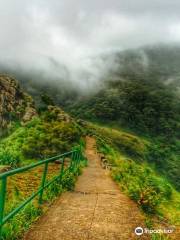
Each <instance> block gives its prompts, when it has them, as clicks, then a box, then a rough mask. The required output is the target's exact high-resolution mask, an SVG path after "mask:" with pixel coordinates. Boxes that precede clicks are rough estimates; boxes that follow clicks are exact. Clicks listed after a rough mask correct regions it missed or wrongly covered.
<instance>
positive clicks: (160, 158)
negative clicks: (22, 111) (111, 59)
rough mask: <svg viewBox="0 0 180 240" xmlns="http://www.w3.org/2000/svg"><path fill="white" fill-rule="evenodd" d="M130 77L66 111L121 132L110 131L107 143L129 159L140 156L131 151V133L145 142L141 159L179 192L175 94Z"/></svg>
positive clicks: (178, 101) (178, 102)
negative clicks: (129, 157) (146, 161)
mask: <svg viewBox="0 0 180 240" xmlns="http://www.w3.org/2000/svg"><path fill="white" fill-rule="evenodd" d="M133 76H134V77H133ZM133 76H132V75H131V76H130V75H128V74H127V76H126V79H124V80H121V78H120V76H119V81H118V80H116V81H113V80H109V81H107V82H106V84H105V86H104V89H102V90H101V91H99V92H98V93H96V94H94V95H91V96H89V97H85V98H84V101H83V103H82V102H81V103H78V102H76V103H75V104H74V105H73V106H72V107H69V110H70V111H71V112H72V114H73V115H74V116H77V117H78V118H79V117H81V118H83V119H88V120H89V121H97V122H99V124H103V125H108V126H113V127H114V126H115V128H117V129H118V130H120V131H121V129H125V131H126V132H129V134H120V133H115V132H114V130H112V131H113V136H111V132H110V131H109V133H107V134H106V135H108V138H109V139H110V138H111V137H112V138H113V142H114V143H115V145H116V146H118V148H119V149H121V151H123V150H124V151H126V152H127V151H128V152H129V154H130V155H131V156H133V155H134V154H136V153H137V154H141V153H140V151H136V149H135V148H136V147H137V144H138V137H136V139H134V140H133V139H132V137H130V136H131V135H132V134H131V133H134V135H136V136H139V137H140V138H141V139H142V138H143V139H144V140H146V142H149V145H148V146H147V144H146V143H145V145H146V149H147V151H143V154H145V155H146V156H141V157H142V159H146V160H148V162H149V163H150V164H151V165H152V167H154V168H155V169H156V170H157V171H158V172H159V173H160V174H163V175H164V176H165V177H166V178H168V180H169V181H170V182H171V183H172V184H173V185H174V186H175V187H176V189H178V190H179V189H180V177H179V170H180V161H179V149H180V135H179V133H180V124H179V123H180V97H179V92H178V91H179V90H178V88H176V87H172V86H169V85H166V84H164V83H163V82H162V81H158V80H154V79H153V78H145V79H142V76H141V77H140V76H139V77H137V74H134V75H133ZM124 77H125V76H124ZM120 135H121V136H120ZM115 138H116V139H115ZM125 142H126V144H125ZM128 143H129V145H130V146H128ZM132 145H133V147H134V149H132ZM129 147H130V148H129ZM139 147H140V148H141V147H142V146H139ZM125 148H129V150H128V149H125ZM130 151H132V152H131V153H130ZM133 157H137V156H135V155H134V156H133Z"/></svg>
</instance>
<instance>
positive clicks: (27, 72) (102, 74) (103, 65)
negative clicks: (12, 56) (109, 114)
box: [0, 44, 180, 105]
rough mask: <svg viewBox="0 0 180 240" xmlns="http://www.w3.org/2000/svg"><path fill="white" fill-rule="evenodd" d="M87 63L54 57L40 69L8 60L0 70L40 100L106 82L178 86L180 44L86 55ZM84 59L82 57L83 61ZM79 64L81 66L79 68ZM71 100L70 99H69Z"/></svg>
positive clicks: (70, 96)
mask: <svg viewBox="0 0 180 240" xmlns="http://www.w3.org/2000/svg"><path fill="white" fill-rule="evenodd" d="M86 60H87V66H85V64H83V66H84V67H82V64H81V62H79V66H80V67H79V69H78V70H77V69H71V66H66V65H65V64H63V63H59V62H57V61H56V60H54V59H53V58H48V59H46V60H45V61H44V65H43V66H42V67H41V68H35V67H30V66H26V63H25V64H24V65H19V64H16V63H15V62H10V63H9V64H6V63H2V62H1V63H0V71H1V72H2V73H8V74H10V75H13V76H14V77H15V78H17V79H19V81H20V82H21V85H22V86H23V87H24V89H25V90H26V91H28V92H29V93H30V94H31V95H33V96H34V97H35V99H36V101H37V102H38V101H39V96H40V95H41V93H44V92H45V93H47V94H48V95H49V96H50V97H52V98H53V99H54V101H55V102H56V103H57V104H61V105H66V103H67V104H69V100H73V101H74V99H76V98H78V97H79V96H85V95H89V94H93V93H97V92H98V91H99V90H100V89H102V88H104V87H105V88H106V87H108V86H107V82H110V81H124V80H127V79H128V80H135V79H139V80H142V81H152V82H154V84H155V82H156V81H160V82H163V83H164V84H166V85H168V86H169V87H172V88H174V89H175V88H176V89H179V88H180V46H178V45H172V44H169V45H165V44H160V45H152V46H145V47H141V48H137V49H130V50H125V51H112V52H105V53H101V54H97V55H96V56H91V57H88V58H87V59H86ZM82 61H83V62H85V60H84V59H83V60H82ZM76 64H77V63H76ZM81 67H82V68H81ZM70 102H71V101H70Z"/></svg>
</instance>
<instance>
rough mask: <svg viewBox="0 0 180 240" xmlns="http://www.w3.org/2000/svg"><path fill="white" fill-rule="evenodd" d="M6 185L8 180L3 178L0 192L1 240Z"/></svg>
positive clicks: (0, 235)
mask: <svg viewBox="0 0 180 240" xmlns="http://www.w3.org/2000/svg"><path fill="white" fill-rule="evenodd" d="M6 185H7V178H6V177H4V178H2V181H1V191H0V194H1V195H0V239H1V237H2V227H3V217H4V207H5V198H6Z"/></svg>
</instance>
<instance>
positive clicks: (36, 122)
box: [0, 108, 82, 167]
mask: <svg viewBox="0 0 180 240" xmlns="http://www.w3.org/2000/svg"><path fill="white" fill-rule="evenodd" d="M60 117H63V113H62V111H61V110H60V109H58V108H53V110H51V111H46V112H43V113H42V114H41V115H40V116H39V117H35V118H33V119H32V120H31V121H30V122H28V123H27V124H26V125H24V126H20V127H18V128H16V130H14V132H13V133H12V134H11V135H10V136H8V137H6V138H4V139H3V140H2V141H1V142H0V164H2V165H11V166H12V167H17V166H20V164H22V163H24V164H27V163H28V159H29V162H30V160H37V159H44V158H47V157H50V156H53V155H57V154H59V153H63V152H66V151H69V150H70V149H71V148H72V147H73V146H75V145H77V144H78V143H79V141H80V139H81V136H82V129H81V128H80V127H79V126H78V125H77V124H76V122H75V121H73V120H71V119H70V118H69V119H66V120H60V119H59V118H60Z"/></svg>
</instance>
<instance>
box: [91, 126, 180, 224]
mask: <svg viewBox="0 0 180 240" xmlns="http://www.w3.org/2000/svg"><path fill="white" fill-rule="evenodd" d="M107 131H108V129H106V132H107ZM109 131H110V130H109ZM111 133H112V142H108V141H107V139H106V134H105V132H103V134H105V135H102V130H101V135H100V134H99V132H98V133H97V131H96V137H97V142H98V149H99V152H101V153H103V154H104V155H105V156H106V158H107V160H108V162H109V164H111V165H112V177H113V179H114V180H115V181H116V182H117V183H118V185H119V187H120V188H121V190H122V191H124V192H125V193H126V194H127V195H128V196H129V197H130V198H131V199H133V200H134V201H135V202H136V203H137V204H138V205H139V207H140V208H141V209H142V210H143V211H144V212H145V213H146V214H147V217H148V218H149V219H150V220H151V221H152V222H153V219H154V216H156V217H158V219H159V223H160V224H161V222H162V220H163V219H164V220H168V222H169V223H170V224H175V225H177V226H178V225H179V224H180V221H179V213H180V212H179V211H180V209H179V206H180V194H179V192H177V191H176V190H175V188H174V187H173V186H172V185H171V184H170V183H169V182H168V180H167V179H166V178H164V177H162V176H161V175H159V174H158V173H157V171H155V170H154V169H153V168H152V167H151V165H149V163H148V161H146V160H145V159H144V161H142V160H141V158H140V159H139V160H138V159H137V158H134V157H133V156H132V155H131V154H129V150H127V151H126V152H125V151H121V148H117V147H116V146H115V145H114V143H113V139H114V133H113V132H111ZM93 134H94V133H93ZM121 134H122V133H120V135H121ZM139 141H140V138H139ZM141 144H144V140H143V139H142V143H141ZM133 148H134V147H133V146H132V149H133ZM137 152H139V149H137ZM140 152H141V151H140ZM144 156H146V154H145V155H144Z"/></svg>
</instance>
